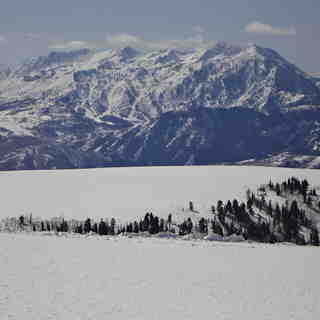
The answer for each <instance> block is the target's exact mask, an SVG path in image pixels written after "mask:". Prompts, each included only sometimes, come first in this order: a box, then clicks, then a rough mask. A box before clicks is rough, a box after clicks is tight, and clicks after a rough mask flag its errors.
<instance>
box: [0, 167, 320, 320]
mask: <svg viewBox="0 0 320 320" xmlns="http://www.w3.org/2000/svg"><path fill="white" fill-rule="evenodd" d="M291 176H296V177H298V178H300V179H303V178H306V179H308V180H309V181H310V183H311V184H313V185H315V186H320V170H305V169H301V170H300V169H278V168H263V167H227V166H212V167H161V168H120V169H91V170H65V171H47V172H45V171H38V172H34V171H33V172H31V171H30V172H1V173H0V194H1V210H0V218H1V217H6V216H18V215H20V214H27V213H32V214H33V216H41V217H43V218H45V217H48V218H49V217H53V216H57V215H62V214H63V215H64V216H65V217H70V218H72V217H74V218H86V217H88V216H89V217H97V218H98V217H103V218H105V217H111V216H114V217H116V218H121V219H122V220H128V219H132V218H135V217H137V216H138V217H142V216H143V215H144V214H145V213H146V211H150V210H151V211H153V212H154V213H155V214H157V215H163V216H164V217H166V216H167V215H168V213H169V212H172V213H174V215H176V216H179V214H183V210H182V208H183V207H184V208H186V207H187V206H188V202H189V201H190V200H192V201H193V202H194V204H195V207H196V209H198V210H199V211H200V212H201V214H203V215H204V214H206V213H208V212H209V208H210V205H211V204H216V202H217V201H218V200H223V201H226V200H228V199H231V200H232V199H233V198H237V199H238V200H241V199H243V200H244V198H245V191H246V189H247V188H251V189H252V190H255V189H256V188H257V187H258V186H259V185H261V184H262V183H267V182H268V181H269V179H270V178H271V179H272V180H273V181H274V182H277V181H279V182H281V181H282V180H283V179H286V178H289V177H291ZM319 265H320V250H319V248H318V247H310V246H303V247H299V246H295V245H289V244H276V245H269V244H257V243H247V242H242V243H222V242H214V241H196V240H189V241H186V240H181V239H180V240H177V239H157V238H142V237H133V238H126V237H122V236H119V237H107V236H106V237H98V236H89V237H86V236H80V235H69V236H52V235H51V236H50V235H46V234H42V235H41V234H39V233H31V234H29V235H28V234H23V233H20V234H19V233H18V234H6V233H0V319H1V320H2V319H3V320H9V319H11V320H20V319H21V320H37V319H39V320H46V319H65V320H73V319H81V320H82V319H83V320H87V319H93V320H95V319H121V320H122V319H137V320H138V319H139V320H144V319H148V320H150V319H175V320H177V319H184V320H185V319H201V318H206V319H207V318H208V317H210V318H212V319H216V320H220V319H224V320H227V319H246V320H251V319H254V320H256V319H281V320H287V319H290V320H295V319H299V320H301V319H318V318H319V316H320V295H319V291H320V285H319V281H318V279H319Z"/></svg>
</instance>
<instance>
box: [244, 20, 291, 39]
mask: <svg viewBox="0 0 320 320" xmlns="http://www.w3.org/2000/svg"><path fill="white" fill-rule="evenodd" d="M245 31H246V32H249V33H258V34H265V35H274V36H295V35H296V34H297V31H296V29H295V28H294V27H274V26H272V25H270V24H265V23H262V22H259V21H253V22H251V23H249V24H248V25H247V26H246V27H245Z"/></svg>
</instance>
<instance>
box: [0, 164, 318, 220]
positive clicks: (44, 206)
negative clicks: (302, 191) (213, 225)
mask: <svg viewBox="0 0 320 320" xmlns="http://www.w3.org/2000/svg"><path fill="white" fill-rule="evenodd" d="M292 176H295V177H297V178H300V179H304V178H306V179H308V181H310V183H311V184H312V185H315V186H320V171H319V170H311V169H288V168H270V167H269V168H268V167H253V166H248V167H245V166H244V167H242V166H200V167H199V166H188V167H145V168H142V167H140V168H105V169H88V170H57V171H55V170H52V171H11V172H0V194H1V210H0V218H3V217H8V216H18V215H21V214H30V213H32V214H33V216H34V217H37V216H39V217H42V218H52V217H56V216H64V217H66V218H79V219H84V218H87V217H93V218H97V219H98V218H110V217H115V218H117V219H120V220H121V221H124V222H125V221H127V220H129V219H130V220H131V219H133V218H136V217H139V218H140V217H142V216H144V215H145V213H146V212H148V211H149V212H150V211H152V212H153V213H154V214H156V215H159V216H163V217H167V216H168V214H169V213H172V214H173V215H174V216H175V219H176V220H180V219H182V220H183V218H184V213H185V214H186V216H188V217H189V216H190V215H193V216H199V214H198V213H191V212H190V211H189V210H187V209H186V208H188V205H189V201H193V202H194V207H195V210H196V211H198V212H199V213H200V215H201V216H206V215H207V214H208V215H209V214H210V208H211V205H216V203H217V201H218V200H222V201H227V200H233V199H234V198H237V199H238V200H245V197H246V190H247V189H248V188H250V189H251V190H252V191H255V190H256V188H257V187H259V186H260V185H261V184H265V183H268V182H269V180H270V179H272V180H273V181H274V182H282V181H283V180H284V179H287V178H289V177H292ZM179 218H180V219H179Z"/></svg>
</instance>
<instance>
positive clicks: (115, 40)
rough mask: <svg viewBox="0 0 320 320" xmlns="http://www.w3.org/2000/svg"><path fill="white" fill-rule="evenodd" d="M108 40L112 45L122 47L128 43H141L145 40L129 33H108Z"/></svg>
mask: <svg viewBox="0 0 320 320" xmlns="http://www.w3.org/2000/svg"><path fill="white" fill-rule="evenodd" d="M106 42H107V44H108V45H110V46H111V47H122V46H127V45H139V44H141V43H143V40H142V39H140V38H138V37H136V36H134V35H132V34H128V33H118V34H107V36H106Z"/></svg>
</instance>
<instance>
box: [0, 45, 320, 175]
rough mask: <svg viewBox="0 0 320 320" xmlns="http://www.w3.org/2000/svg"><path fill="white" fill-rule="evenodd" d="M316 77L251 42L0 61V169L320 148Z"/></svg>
mask: <svg viewBox="0 0 320 320" xmlns="http://www.w3.org/2000/svg"><path fill="white" fill-rule="evenodd" d="M3 70H4V69H3ZM317 81H318V80H317V79H316V78H313V77H311V76H309V75H307V74H306V73H304V72H302V71H301V70H299V69H298V68H297V67H295V66H294V65H292V64H290V63H289V62H287V61H286V60H285V59H284V58H282V57H281V56H280V55H279V54H278V53H276V52H275V51H273V50H271V49H265V48H261V47H258V46H255V45H250V46H248V47H244V48H242V47H237V46H230V45H227V44H225V43H218V44H217V45H216V46H215V47H213V48H211V49H208V50H204V49H199V50H194V51H192V52H191V51H179V50H171V49H170V50H169V49H168V50H161V51H156V52H151V53H147V54H139V53H138V52H137V51H136V50H135V49H132V48H124V49H121V50H113V51H104V52H94V51H90V50H87V49H83V50H78V51H73V52H53V53H50V54H49V55H48V56H47V57H40V58H38V59H34V60H32V61H30V62H28V63H24V64H23V65H21V66H19V67H18V68H16V69H14V70H6V71H1V72H0V144H1V148H0V169H40V168H41V169H47V168H78V167H95V166H112V165H151V164H153V165H156V164H161V165H169V164H213V163H220V162H228V163H235V162H238V161H243V160H246V159H256V161H260V160H261V159H265V158H268V159H272V157H271V158H270V154H279V153H283V152H290V153H293V154H297V155H310V156H315V157H316V156H319V155H320V154H319V151H320V139H319V135H320V89H319V87H318V85H317ZM271 162H272V161H271ZM276 163H278V162H276ZM280 165H281V164H280ZM301 166H307V165H306V164H305V162H302V164H301Z"/></svg>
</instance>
